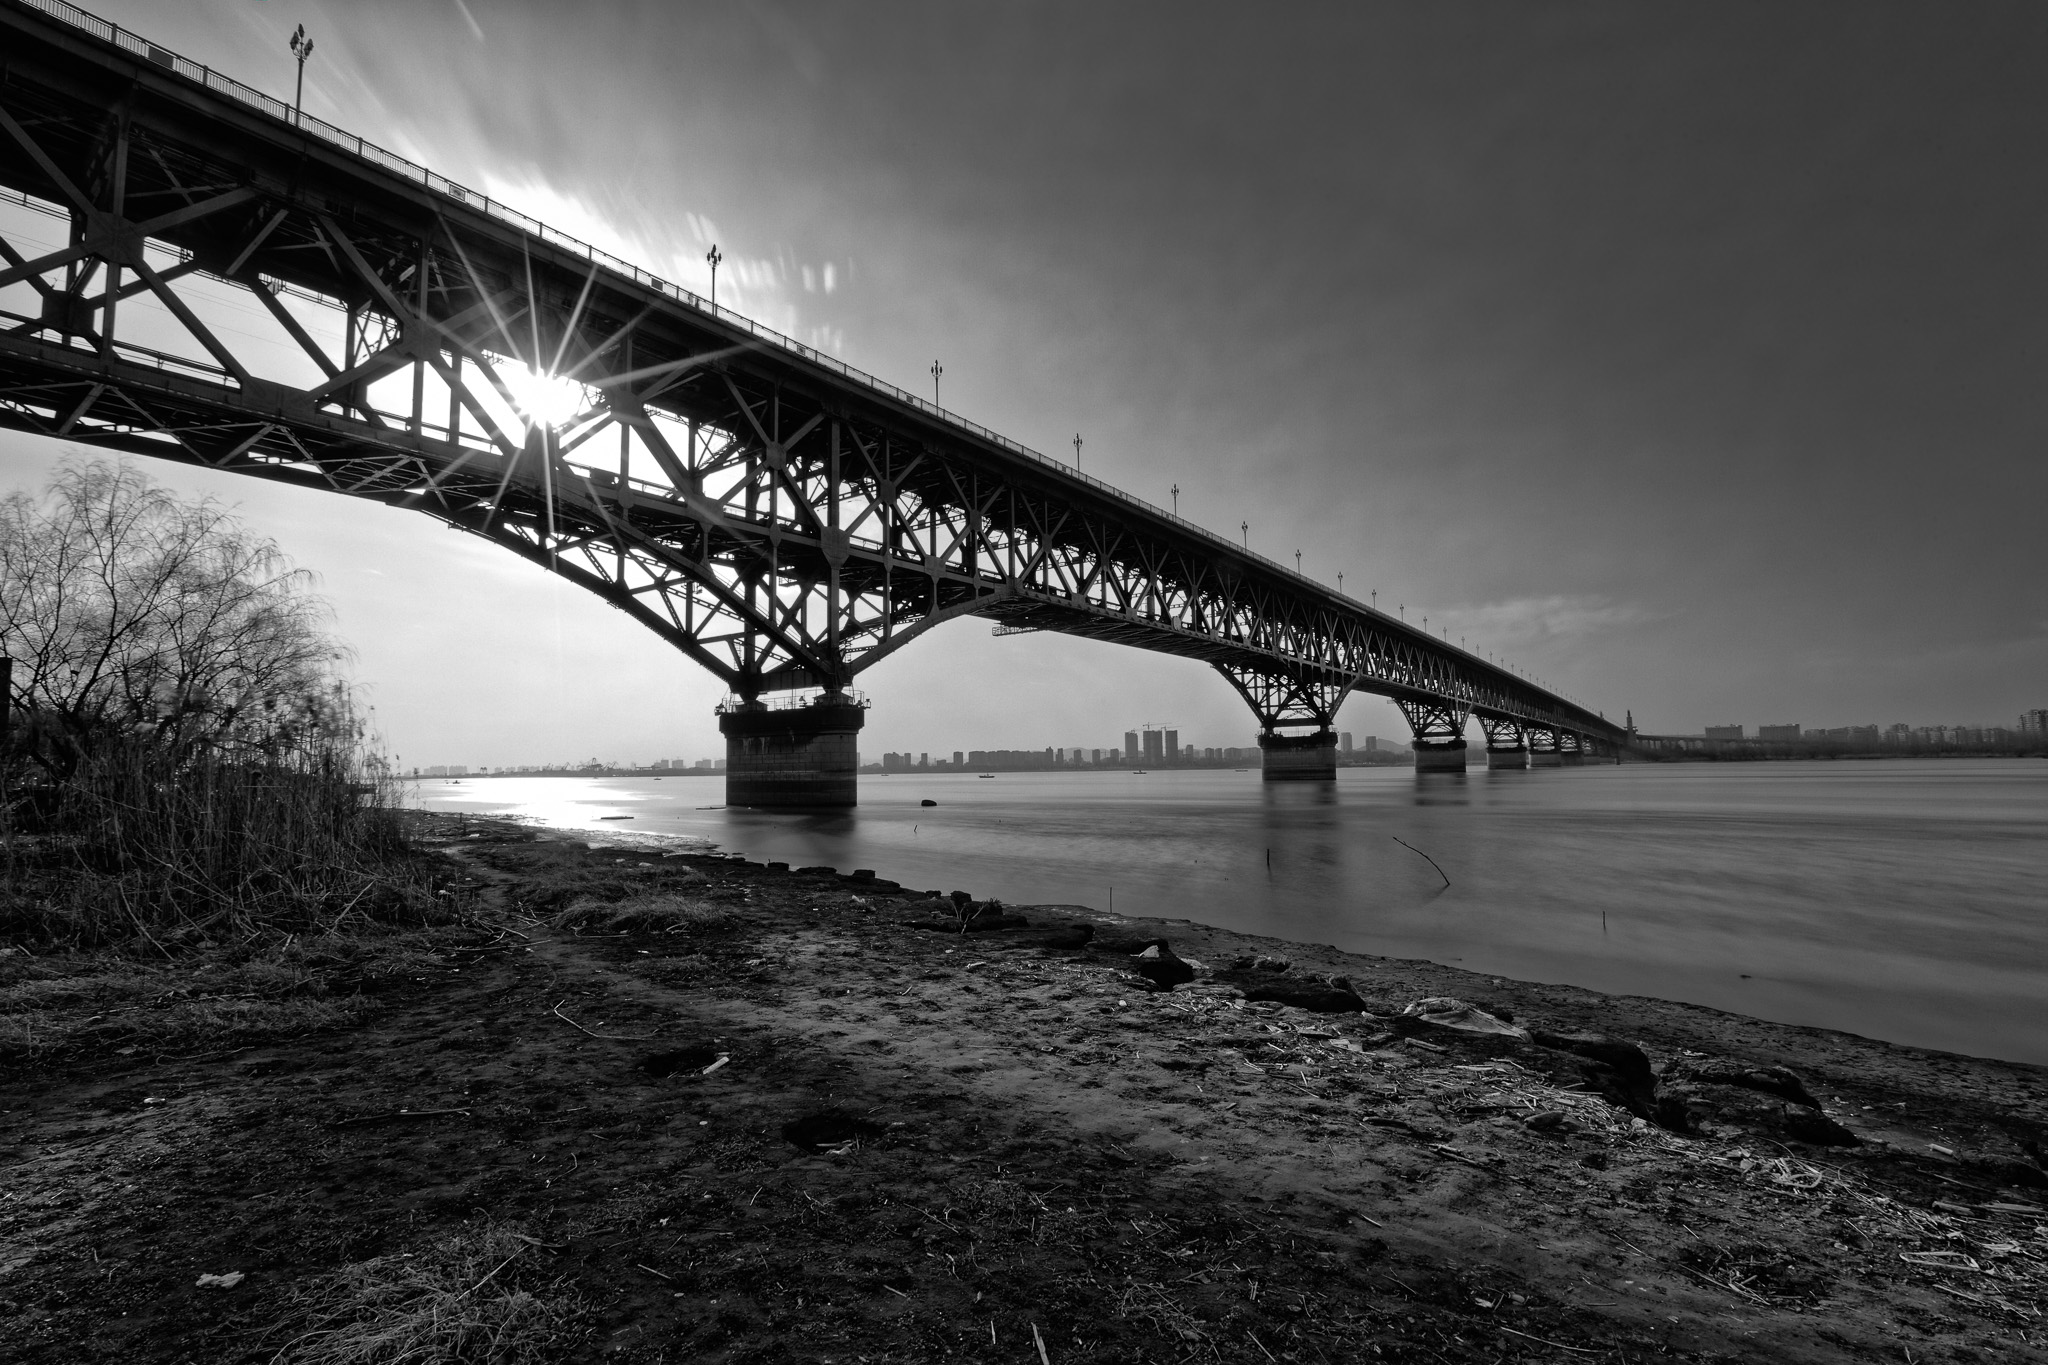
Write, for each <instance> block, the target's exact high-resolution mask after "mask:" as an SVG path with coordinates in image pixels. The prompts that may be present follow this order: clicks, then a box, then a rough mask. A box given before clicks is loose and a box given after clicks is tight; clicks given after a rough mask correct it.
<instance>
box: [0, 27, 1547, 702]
mask: <svg viewBox="0 0 2048 1365" xmlns="http://www.w3.org/2000/svg"><path fill="white" fill-rule="evenodd" d="M22 3H24V4H26V5H27V6H28V7H29V8H31V9H35V10H38V11H40V12H42V13H44V14H47V15H49V16H50V17H51V18H53V19H57V20H59V21H61V22H63V23H66V24H69V25H71V26H72V27H73V28H77V29H81V30H83V31H84V32H86V33H90V34H92V35H93V36H94V37H96V38H99V39H102V40H103V41H106V42H110V43H112V44H113V45H114V46H116V47H118V48H120V49H121V50H123V51H125V52H129V53H133V54H134V55H135V56H137V57H140V58H141V59H142V60H144V61H147V62H150V63H153V64H154V65H156V66H160V67H162V68H163V69H164V70H166V71H171V72H174V73H176V74H177V75H180V76H183V77H185V78H186V79H188V80H192V81H196V82H198V83H199V84H200V85H203V86H205V87H206V88H207V89H208V90H212V91H214V92H216V93H218V94H222V95H226V96H227V97H229V98H230V99H233V100H236V101H237V102H239V103H242V104H245V105H248V106H250V107H251V108H253V109H257V110H259V111H261V112H263V113H265V114H268V115H270V116H271V117H272V118H275V119H278V120H279V121H280V122H283V123H286V124H289V125H291V126H292V127H294V128H296V129H298V130H299V131H300V132H303V133H310V134H312V135H313V136H315V137H317V138H319V139H320V140H321V141H323V142H327V143H330V144H332V145H334V146H335V147H338V148H340V149H341V150H343V151H347V152H351V153H353V154H355V155H356V156H359V157H361V158H363V159H364V160H366V161H371V162H374V163H376V164H377V165H379V166H382V167H384V168H385V169H386V170H389V171H393V172H395V173H397V174H398V175H400V176H402V177H404V178H405V179H407V180H411V181H416V182H418V183H419V184H421V185H423V186H424V187H426V188H427V189H429V190H432V191H434V192H435V193H437V194H442V195H445V196H447V197H448V198H450V199H452V200H454V201H456V202H457V203H460V204H464V205H467V206H469V207H471V208H474V209H477V210H479V211H481V212H482V213H484V214H486V215H488V216H489V217H492V218H495V219H497V220H498V221H499V222H502V223H505V224H507V225H509V226H512V227H516V228H518V229H519V230H520V231H522V232H525V233H528V234H530V235H532V236H534V237H538V238H540V239H541V240H542V241H545V242H551V243H553V244H554V245H556V246H558V247H561V248H563V249H564V250H566V251H569V252H570V253H572V254H574V255H578V256H581V257H583V258H584V259H585V260H587V261H589V262H590V263H591V264H592V265H595V266H602V267H604V268H605V269H607V270H611V271H613V272H615V273H617V274H620V275H624V276H626V277H627V278H629V279H631V280H633V281H634V282H636V283H637V284H639V285H641V286H643V287H644V288H647V289H651V290H654V291H655V292H657V293H660V294H663V295H665V296H667V297H668V298H670V299H673V300H674V301H676V302H677V303H680V304H682V305H683V306H684V307H687V308H691V309H694V310H696V311H697V312H700V313H703V314H706V315H707V316H710V317H715V318H717V319H719V320H720V321H721V322H724V323H727V324H729V325H730V326H732V327H735V328H738V329H739V330H741V331H744V332H746V333H747V334H748V335H749V336H752V337H755V338H758V339H759V340H761V341H763V342H766V343H767V344H769V345H771V346H774V347H776V348H777V349H778V350H783V351H787V352H790V353H791V354H794V355H797V356H801V357H802V358H803V359H805V360H808V361H810V362H811V363H812V364H814V365H819V366H822V367H824V368H825V369H828V370H831V371H832V372H833V373H835V374H838V375H842V376H844V377H845V378H847V379H850V380H852V381H853V382H854V383H856V384H860V385H862V386H864V387H866V388H869V389H872V390H874V391H875V392H877V393H880V394H884V395H886V396H888V397H890V398H893V399H895V400H896V401H897V402H899V403H902V404H905V405H906V406H908V407H911V408H914V409H916V410H917V411H919V412H922V413H925V414H926V415H927V416H930V417H933V418H936V419H937V420H939V421H941V422H944V423H946V424H947V425H949V426H952V427H956V428H958V429H960V430H962V431H966V432H971V433H973V434H974V435H975V436H978V437H980V438H981V439H982V440H984V441H987V442H989V443H990V444H992V445H996V446H999V447H1001V448H1002V449H1004V450H1007V451H1009V452H1010V453H1011V454H1013V455H1019V456H1022V457H1023V458H1024V459H1027V460H1031V461H1033V462H1035V463H1037V464H1041V465H1044V466H1046V467H1047V468H1048V469H1056V470H1058V471H1059V472H1060V474H1061V475H1063V476H1064V477H1066V478H1070V479H1078V480H1080V481H1081V482H1082V483H1085V484H1087V485H1089V486H1090V487H1092V488H1095V489H1098V490H1099V491H1101V492H1103V493H1106V494H1108V495H1110V496H1111V497H1112V498H1115V499H1116V500H1117V501H1119V502H1123V503H1125V504H1127V505H1132V506H1136V507H1141V508H1143V509H1144V510H1145V511H1147V512H1150V513H1151V514H1153V515H1154V516H1157V517H1159V518H1161V519H1162V520H1165V521H1169V522H1172V523H1173V524H1174V525H1175V526H1177V527H1178V528H1180V529H1181V530H1183V531H1185V532H1186V533H1188V534H1189V535H1191V536H1194V537H1196V538H1198V539H1201V540H1204V541H1207V542H1208V543H1209V544H1211V545H1213V546H1216V547H1219V548H1222V549H1226V550H1229V551H1230V552H1231V553H1232V554H1235V555H1238V556H1240V557H1243V558H1246V559H1253V560H1257V561H1258V562H1260V563H1262V564H1265V565H1266V566H1267V567H1269V568H1271V569H1272V570H1273V572H1274V573H1276V574H1280V575H1285V576H1287V577H1291V578H1295V579H1300V580H1302V581H1303V582H1308V581H1310V580H1308V579H1307V578H1306V577H1305V576H1304V575H1302V574H1301V573H1300V572H1299V571H1298V570H1295V569H1290V568H1288V567H1287V566H1286V565H1285V564H1282V563H1281V562H1280V561H1279V560H1276V559H1273V558H1271V557H1270V556H1268V555H1263V554H1260V553H1259V552H1258V551H1256V550H1253V549H1251V548H1250V547H1249V546H1240V545H1232V544H1231V543H1230V541H1229V539H1228V538H1226V537H1224V536H1221V535H1218V534H1217V533H1216V532H1214V531H1211V530H1210V529H1209V528H1208V527H1206V526H1202V525H1199V524H1197V523H1195V522H1192V521H1189V520H1187V519H1186V518H1185V517H1182V516H1181V515H1180V514H1179V513H1177V512H1169V511H1167V510H1166V509H1165V508H1163V507H1160V506H1158V505H1157V504H1155V503H1152V502H1148V501H1146V500H1145V499H1144V498H1140V497H1137V496H1135V495H1134V494H1131V493H1128V492H1125V491H1124V490H1123V489H1121V488H1118V487H1116V486H1115V485H1114V484H1110V483H1106V482H1104V481H1103V480H1101V479H1098V478H1096V477H1095V476H1094V475H1092V474H1086V473H1083V472H1082V471H1081V470H1080V469H1079V468H1078V467H1077V466H1074V465H1070V464H1068V463H1067V462H1066V461H1064V460H1055V459H1053V458H1052V457H1050V456H1048V455H1044V454H1041V453H1040V452H1038V451H1036V450H1033V449H1032V448H1031V447H1030V446H1027V445H1025V444H1023V443H1022V442H1021V441H1015V440H1012V439H1011V438H1009V437H1008V436H1005V435H1003V434H1002V433H1001V432H999V431H992V430H990V429H989V428H988V427H985V426H983V425H982V424H981V423H979V422H976V421H972V420H970V419H969V418H966V417H962V416H960V415H959V414H958V413H955V412H950V411H948V410H947V409H945V408H942V407H940V406H939V405H938V404H937V403H934V402H932V401H931V400H930V399H926V398H921V397H919V396H918V395H917V394H914V393H912V392H910V391H909V390H908V389H902V388H898V387H897V386H896V385H894V384H891V383H889V382H888V381H887V380H884V379H878V378H876V377H875V376H874V375H871V374H869V373H868V372H867V371H865V370H861V369H858V368H856V367H854V366H852V365H849V364H847V363H846V362H845V361H843V360H840V359H839V358H838V357H836V356H832V355H828V354H826V353H825V352H823V351H820V350H818V349H817V348H816V347H815V346H807V345H805V344H804V343H803V342H801V341H798V340H796V339H795V338H794V337H789V336H785V335H783V334H782V333H781V332H778V331H776V330H774V329H773V328H771V327H764V326H762V325H761V324H760V323H758V322H756V321H755V320H754V319H752V318H750V317H748V316H746V315H745V314H744V313H737V312H734V311H733V310H732V309H730V308H725V307H722V306H720V305H718V304H716V303H713V302H712V301H711V300H709V299H706V298H704V297H702V296H700V295H698V294H695V293H692V292H691V291H690V290H688V289H685V288H683V287H682V286H681V285H679V284H676V283H675V282H674V281H673V280H667V279H664V278H662V277H661V276H659V275H656V274H653V273H652V272H650V271H647V270H643V269H641V268H640V267H639V266H637V265H635V264H633V263H632V262H631V261H627V260H622V259H621V258H619V257H617V256H614V255H612V254H611V253H610V252H607V251H600V250H599V249H598V248H596V247H594V246H592V245H591V244H590V243H588V242H586V241H583V240H582V239H581V238H578V237H572V236H571V235H569V234H568V233H566V232H562V231H560V230H558V229H556V228H552V227H549V226H548V225H547V224H546V223H543V222H541V221H540V220H539V219H538V218H534V217H531V216H530V215H528V214H524V213H521V212H520V211H519V210H517V209H515V208H512V207H510V206H509V205H506V204H503V203H500V202H499V201H497V200H495V199H492V198H491V197H490V196H489V195H486V194H480V193H478V192H477V191H475V190H472V189H470V188H469V187H468V186H466V185H463V184H460V183H458V182H456V181H453V180H450V179H449V178H448V177H447V176H445V175H440V174H438V173H436V172H435V171H433V170H431V169H430V168H428V167H426V166H422V165H421V164H420V163H418V162H417V161H414V160H412V159H411V158H409V157H403V156H400V155H399V154H398V153H396V152H394V151H390V150H388V149H386V148H383V147H379V146H378V145H377V144H376V143H374V142H370V141H367V140H365V139H364V138H362V137H360V136H358V135H357V134H355V133H351V132H349V131H348V130H347V129H345V128H339V127H336V126H335V125H334V124H332V123H329V122H327V121H326V120H325V119H321V118H316V117H314V116H312V115H310V114H307V113H305V112H304V111H303V110H294V109H293V108H292V106H291V105H289V104H287V103H285V102H284V101H283V100H281V99H278V98H276V97H275V96H272V95H266V94H264V93H263V92H262V91H261V90H258V89H256V88H254V87H253V86H248V85H244V84H242V82H240V81H238V80H235V79H234V78H233V77H231V76H224V75H222V74H221V73H220V72H218V71H215V70H214V69H213V68H211V67H209V66H207V65H205V64H204V63H202V62H195V61H193V60H192V59H191V58H189V57H186V56H184V55H182V54H180V53H177V52H173V51H171V50H170V49H169V48H166V47H161V46H159V45H158V44H156V43H153V42H150V41H149V40H148V39H147V38H144V37H142V36H141V35H140V34H137V33H132V32H130V31H129V30H127V29H124V28H122V27H121V26H120V25H119V24H116V23H113V22H111V21H110V20H106V19H102V18H100V17H99V16H98V15H96V14H93V13H91V12H89V11H87V10H83V9H80V8H79V7H78V6H76V5H73V4H70V3H67V0H22ZM1316 586H1317V587H1319V588H1321V589H1322V590H1323V591H1325V592H1329V593H1331V595H1332V596H1335V597H1339V598H1342V599H1343V601H1344V602H1345V603H1346V604H1347V605H1349V606H1351V607H1354V608H1356V609H1357V610H1358V611H1361V612H1365V613H1368V614H1370V615H1373V616H1377V617H1382V619H1384V613H1382V612H1380V611H1379V610H1378V609H1377V608H1373V607H1368V606H1367V605H1366V604H1365V603H1363V602H1360V601H1358V600H1357V599H1356V598H1354V597H1351V596H1350V595H1349V594H1347V593H1342V592H1337V591H1335V590H1333V589H1331V588H1329V587H1327V586H1326V585H1324V584H1320V583H1319V584H1316ZM1432 643H1433V644H1434V643H1441V645H1442V647H1443V648H1445V649H1456V650H1457V652H1458V653H1460V654H1463V655H1465V656H1466V657H1468V658H1470V659H1471V660H1472V662H1473V663H1474V664H1477V665H1479V666H1481V667H1491V665H1489V664H1486V662H1485V661H1484V660H1482V659H1480V658H1479V656H1478V655H1476V654H1472V653H1471V651H1469V650H1466V649H1463V648H1459V647H1457V646H1453V645H1450V644H1449V643H1448V642H1447V641H1445V642H1436V641H1434V640H1433V641H1432ZM1553 695H1556V694H1553ZM1567 700H1569V699H1567ZM1574 704H1578V703H1574Z"/></svg>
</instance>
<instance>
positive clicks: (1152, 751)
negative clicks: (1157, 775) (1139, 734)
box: [1143, 730, 1166, 768]
mask: <svg viewBox="0 0 2048 1365" xmlns="http://www.w3.org/2000/svg"><path fill="white" fill-rule="evenodd" d="M1143 739H1144V741H1145V762H1147V763H1148V764H1150V765H1152V766H1153V767H1155V768H1157V767H1161V766H1163V764H1164V762H1165V759H1166V755H1165V754H1164V753H1163V752H1161V746H1162V743H1163V736H1162V735H1161V734H1160V732H1159V731H1157V730H1147V731H1145V733H1144V735H1143Z"/></svg>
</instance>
